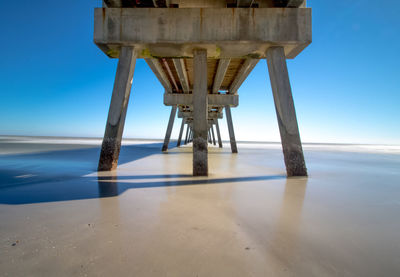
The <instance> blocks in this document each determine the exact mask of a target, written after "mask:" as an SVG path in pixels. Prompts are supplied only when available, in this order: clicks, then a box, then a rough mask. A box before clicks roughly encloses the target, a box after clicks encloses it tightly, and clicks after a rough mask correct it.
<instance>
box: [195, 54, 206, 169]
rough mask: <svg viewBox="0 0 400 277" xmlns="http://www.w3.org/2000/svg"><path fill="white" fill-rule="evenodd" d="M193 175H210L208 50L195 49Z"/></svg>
mask: <svg viewBox="0 0 400 277" xmlns="http://www.w3.org/2000/svg"><path fill="white" fill-rule="evenodd" d="M193 56H194V62H193V63H194V64H193V76H194V82H193V176H208V149H207V147H208V145H207V129H208V122H207V112H208V98H207V51H206V50H203V49H196V50H194V51H193Z"/></svg>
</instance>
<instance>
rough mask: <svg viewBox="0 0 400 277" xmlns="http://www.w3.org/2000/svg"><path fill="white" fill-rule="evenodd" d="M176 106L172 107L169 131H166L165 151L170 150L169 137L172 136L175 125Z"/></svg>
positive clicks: (163, 149)
mask: <svg viewBox="0 0 400 277" xmlns="http://www.w3.org/2000/svg"><path fill="white" fill-rule="evenodd" d="M176 109H177V107H176V106H173V107H172V109H171V114H170V115H169V121H168V127H167V132H166V133H165V139H164V144H163V147H162V151H163V152H165V151H167V150H168V144H169V139H170V138H171V132H172V127H174V121H175V116H176Z"/></svg>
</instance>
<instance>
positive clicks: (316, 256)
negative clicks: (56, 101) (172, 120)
mask: <svg viewBox="0 0 400 277" xmlns="http://www.w3.org/2000/svg"><path fill="white" fill-rule="evenodd" d="M100 143H101V140H100V139H79V138H76V139H73V138H35V137H5V136H3V137H0V276H400V232H399V230H400V181H399V180H400V147H399V146H388V145H335V144H304V154H305V158H306V162H307V167H308V171H309V174H310V176H309V177H308V178H290V179H288V178H286V172H285V167H284V164H283V155H282V151H281V147H280V144H277V143H239V144H238V149H239V153H238V154H235V155H233V154H231V152H230V148H229V146H228V144H224V148H223V149H219V148H217V147H215V146H210V147H209V168H210V176H209V177H207V178H206V177H201V178H199V177H192V176H191V173H192V153H191V151H192V148H191V146H190V145H187V146H184V147H181V148H175V147H174V146H175V143H174V142H171V144H170V147H171V148H170V150H169V151H168V152H167V153H162V152H161V145H162V144H161V141H156V140H125V141H124V144H123V147H122V150H121V156H120V162H119V167H118V170H117V171H114V172H108V173H104V172H103V173H100V174H98V173H97V172H96V167H97V162H98V157H99V153H100Z"/></svg>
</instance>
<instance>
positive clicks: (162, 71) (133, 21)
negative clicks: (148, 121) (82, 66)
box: [94, 0, 312, 176]
mask: <svg viewBox="0 0 400 277" xmlns="http://www.w3.org/2000/svg"><path fill="white" fill-rule="evenodd" d="M311 40H312V35H311V9H310V8H306V3H305V1H302V0H286V1H285V0H236V1H235V0H212V1H211V0H170V1H167V0H164V1H157V0H141V1H127V0H108V1H103V7H101V8H96V9H95V14H94V42H95V43H96V45H97V46H98V47H99V48H100V49H101V50H102V51H103V52H104V53H105V54H106V55H107V56H109V57H110V58H118V59H119V61H118V66H117V72H116V77H115V83H114V88H113V92H112V99H111V104H110V109H109V114H108V119H107V123H106V130H105V134H104V139H103V143H102V149H101V155H100V160H99V165H98V170H99V171H108V170H114V169H116V167H117V165H118V157H119V152H120V148H121V139H122V134H123V129H124V123H125V116H126V111H127V108H128V102H129V97H130V93H131V86H132V78H133V74H134V68H135V62H136V59H145V60H146V62H147V64H148V65H149V67H150V68H151V70H152V71H153V73H154V74H155V76H156V77H157V79H158V80H159V82H160V83H161V85H162V86H163V88H164V90H165V93H164V104H165V105H166V106H171V114H170V118H169V122H168V126H167V130H166V134H165V140H164V145H163V147H162V151H168V144H169V141H170V137H171V132H172V126H173V123H174V120H175V118H176V114H178V118H181V120H182V122H181V129H180V132H179V138H178V143H177V146H180V145H181V144H182V143H189V142H192V145H193V176H207V175H208V173H209V171H210V170H212V168H211V169H209V166H208V144H209V143H212V144H214V145H215V144H216V143H217V141H218V146H219V147H222V140H221V136H220V130H219V124H218V121H219V120H222V119H223V118H224V116H223V114H224V112H225V118H226V120H227V125H228V130H229V137H230V144H231V151H232V153H233V154H234V153H237V152H238V149H237V144H236V139H235V134H234V124H233V120H232V112H231V109H232V108H236V107H238V106H239V94H238V92H239V88H240V86H241V85H242V83H243V82H244V81H245V80H246V78H247V77H248V76H249V74H250V73H251V71H252V70H253V68H254V67H255V66H256V65H257V63H258V62H260V61H261V60H266V61H267V63H268V71H269V78H270V81H271V87H272V92H273V96H274V102H275V108H276V114H277V119H278V125H279V130H280V135H281V141H282V149H283V154H284V160H285V165H286V171H287V175H288V176H307V169H306V164H305V160H304V155H303V149H302V144H301V139H300V133H299V129H298V123H297V118H296V112H295V106H294V102H293V97H292V90H291V86H290V81H289V74H288V70H287V65H286V59H293V58H295V57H296V56H297V55H298V54H299V53H301V51H302V50H304V49H305V48H306V47H307V46H308V45H309V44H310V43H311ZM266 74H267V72H266ZM137 93H140V92H137ZM133 101H134V100H133ZM185 127H186V130H187V131H186V136H185V138H184V139H183V134H184V128H185ZM265 128H267V127H266V126H265ZM214 129H215V130H216V132H214ZM215 133H216V134H215Z"/></svg>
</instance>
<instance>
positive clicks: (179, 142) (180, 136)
mask: <svg viewBox="0 0 400 277" xmlns="http://www.w3.org/2000/svg"><path fill="white" fill-rule="evenodd" d="M184 127H185V119H184V118H182V123H181V129H180V130H179V137H178V142H177V143H176V146H177V147H179V146H181V141H182V135H183V128H184Z"/></svg>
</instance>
